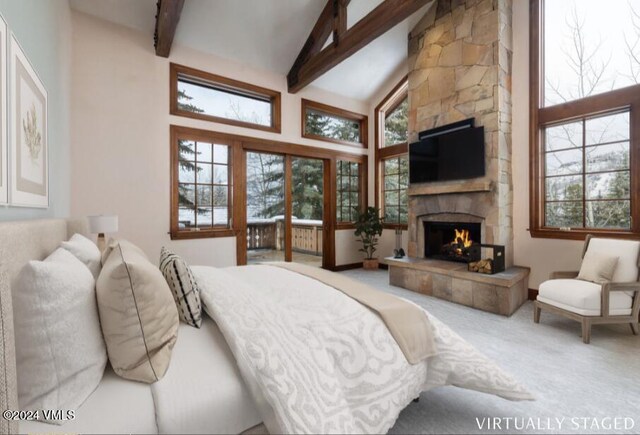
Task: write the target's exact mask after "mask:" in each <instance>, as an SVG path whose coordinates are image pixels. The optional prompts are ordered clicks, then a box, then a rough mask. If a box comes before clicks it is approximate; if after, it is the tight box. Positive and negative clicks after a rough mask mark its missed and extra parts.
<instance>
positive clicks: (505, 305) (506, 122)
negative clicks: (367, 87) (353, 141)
mask: <svg viewBox="0 0 640 435" xmlns="http://www.w3.org/2000/svg"><path fill="white" fill-rule="evenodd" d="M511 18H512V13H511V0H438V1H437V4H436V6H435V7H433V8H432V9H431V10H430V11H429V12H428V13H427V14H426V15H425V16H424V17H423V18H422V20H421V21H420V22H419V23H418V25H417V26H416V27H415V28H414V29H413V30H412V31H411V33H410V34H409V61H408V63H409V77H408V81H409V141H410V143H413V142H416V141H417V140H418V134H419V133H420V132H422V131H424V130H430V129H433V128H436V127H441V126H445V125H448V124H451V123H454V122H458V121H463V120H466V119H469V118H475V123H476V126H483V127H484V135H485V155H484V159H485V162H484V167H485V175H484V176H483V177H481V178H473V179H467V180H457V181H442V182H430V183H420V184H411V185H410V186H409V189H408V195H409V216H408V230H409V245H408V257H407V258H404V259H393V258H389V259H387V263H388V264H389V282H390V283H391V284H392V285H396V286H399V287H404V288H407V289H410V290H413V291H416V292H420V293H423V294H426V295H430V296H434V297H438V298H441V299H445V300H448V301H451V302H456V303H459V304H463V305H467V306H469V307H473V308H477V309H480V310H484V311H489V312H492V313H497V314H503V315H507V316H509V315H511V314H512V313H513V312H515V311H516V310H517V309H518V308H519V307H520V306H521V305H522V304H523V303H524V301H525V300H526V299H527V282H528V276H529V269H528V268H523V267H517V266H514V267H510V266H512V263H513V224H512V204H513V200H512V197H513V192H512V180H511V57H512V41H511ZM463 158H464V156H463ZM456 229H458V230H459V231H460V230H463V229H466V230H467V231H469V233H470V234H469V235H468V236H469V237H471V238H472V239H475V238H479V240H478V242H480V243H481V244H487V245H501V246H504V248H505V251H504V253H503V254H501V255H503V258H504V260H505V261H504V263H505V266H506V270H504V271H503V272H500V273H496V274H493V275H484V274H481V273H477V272H473V271H469V270H468V268H467V264H466V263H464V262H461V261H468V260H469V259H468V258H465V257H467V253H466V252H465V251H464V249H463V248H464V240H465V237H466V236H464V235H463V236H459V235H456V233H455V230H456ZM452 231H453V233H452ZM448 238H455V244H454V245H451V244H450V243H451V242H449V245H447V239H448ZM474 241H475V240H474ZM443 245H445V246H444V248H443ZM461 245H462V248H461ZM438 248H439V249H440V253H439V254H435V255H442V254H443V251H444V254H447V255H449V254H453V256H454V257H457V258H454V259H455V260H458V261H460V262H458V261H456V262H453V261H440V260H441V258H434V257H433V255H432V253H433V251H437V250H438ZM500 252H502V251H500ZM476 254H477V251H476ZM479 255H480V256H482V255H483V252H482V251H481V252H480V254H479ZM450 259H451V258H447V260H450Z"/></svg>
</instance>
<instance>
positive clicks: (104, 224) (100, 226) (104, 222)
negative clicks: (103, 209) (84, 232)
mask: <svg viewBox="0 0 640 435" xmlns="http://www.w3.org/2000/svg"><path fill="white" fill-rule="evenodd" d="M88 219H89V231H90V232H91V233H92V234H99V233H115V232H117V231H118V216H115V215H99V216H89V218H88Z"/></svg>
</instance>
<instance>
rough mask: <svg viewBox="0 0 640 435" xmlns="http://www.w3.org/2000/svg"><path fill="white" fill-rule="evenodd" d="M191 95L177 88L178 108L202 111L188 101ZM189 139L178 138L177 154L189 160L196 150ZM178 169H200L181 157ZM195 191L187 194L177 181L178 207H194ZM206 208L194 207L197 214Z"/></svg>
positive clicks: (189, 170)
mask: <svg viewBox="0 0 640 435" xmlns="http://www.w3.org/2000/svg"><path fill="white" fill-rule="evenodd" d="M192 99H193V97H190V96H189V95H187V94H186V93H185V91H184V90H181V89H179V90H178V108H180V109H182V110H188V111H189V112H195V113H202V112H203V110H202V109H200V108H198V107H196V106H194V105H193V104H191V103H189V101H191V100H192ZM189 142H190V141H188V140H182V139H180V140H178V154H179V155H180V156H185V157H189V158H190V160H195V154H196V151H195V149H194V148H191V147H190V146H189V145H188V144H189ZM179 165H180V170H181V171H187V172H196V171H199V170H200V169H199V168H198V167H196V164H195V163H194V162H193V161H188V160H183V159H182V158H181V159H180V160H179ZM195 195H196V192H195V190H194V192H193V197H192V198H190V197H189V196H190V195H189V189H188V187H187V185H186V184H182V183H178V204H179V205H180V207H186V208H190V209H193V208H195V207H196V202H195ZM206 211H207V210H206V209H203V208H196V213H197V214H203V213H205V212H206Z"/></svg>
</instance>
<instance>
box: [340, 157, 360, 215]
mask: <svg viewBox="0 0 640 435" xmlns="http://www.w3.org/2000/svg"><path fill="white" fill-rule="evenodd" d="M336 165H337V178H336V185H337V188H336V192H337V195H336V221H337V222H347V223H350V222H355V221H356V220H357V216H358V209H359V208H360V206H361V202H360V190H361V187H360V180H361V179H362V178H361V175H360V170H361V164H360V163H356V162H349V161H346V160H337V161H336Z"/></svg>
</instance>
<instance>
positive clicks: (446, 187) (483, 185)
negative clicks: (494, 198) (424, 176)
mask: <svg viewBox="0 0 640 435" xmlns="http://www.w3.org/2000/svg"><path fill="white" fill-rule="evenodd" d="M491 190H493V182H491V181H490V180H484V179H480V180H470V181H458V182H455V183H446V184H444V183H421V184H414V185H410V186H409V189H408V191H407V193H408V194H409V196H420V195H442V194H447V193H465V192H491Z"/></svg>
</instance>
